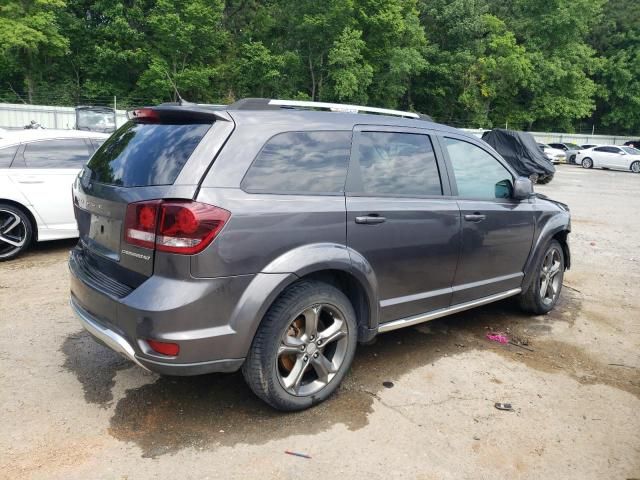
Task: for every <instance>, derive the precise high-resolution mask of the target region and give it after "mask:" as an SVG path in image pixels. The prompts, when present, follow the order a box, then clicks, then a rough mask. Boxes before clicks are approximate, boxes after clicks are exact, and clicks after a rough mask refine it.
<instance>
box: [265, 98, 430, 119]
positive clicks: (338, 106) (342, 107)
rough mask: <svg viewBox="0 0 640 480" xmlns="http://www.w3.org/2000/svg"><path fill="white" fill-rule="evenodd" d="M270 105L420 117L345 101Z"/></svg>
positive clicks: (277, 102)
mask: <svg viewBox="0 0 640 480" xmlns="http://www.w3.org/2000/svg"><path fill="white" fill-rule="evenodd" d="M269 105H275V106H279V107H307V108H325V109H328V110H331V111H332V112H345V113H360V112H366V113H380V114H382V115H396V116H398V117H408V118H420V115H418V114H417V113H413V112H403V111H402V110H389V109H387V108H376V107H363V106H361V105H347V104H344V103H325V102H308V101H304V100H269Z"/></svg>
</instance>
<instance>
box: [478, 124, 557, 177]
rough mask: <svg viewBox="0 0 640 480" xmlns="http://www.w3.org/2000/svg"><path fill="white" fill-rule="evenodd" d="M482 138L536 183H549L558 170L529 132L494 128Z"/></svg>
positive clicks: (520, 172) (516, 169)
mask: <svg viewBox="0 0 640 480" xmlns="http://www.w3.org/2000/svg"><path fill="white" fill-rule="evenodd" d="M482 140H484V141H485V142H487V144H489V145H490V146H492V147H493V148H494V149H495V150H496V152H498V153H499V154H500V155H501V156H502V158H504V159H505V160H506V161H507V163H508V164H509V165H511V167H512V168H513V169H514V170H515V171H516V172H517V173H518V174H519V175H522V176H525V177H528V178H530V179H531V181H532V182H534V183H549V182H550V181H551V180H553V175H554V173H555V171H556V169H555V167H554V166H553V164H552V163H551V161H550V160H549V159H548V158H547V157H546V155H545V154H544V152H542V151H541V150H540V147H538V144H537V143H536V141H535V139H534V138H533V135H531V134H530V133H528V132H518V131H515V130H505V129H503V128H494V129H493V130H489V131H486V132H484V133H483V134H482Z"/></svg>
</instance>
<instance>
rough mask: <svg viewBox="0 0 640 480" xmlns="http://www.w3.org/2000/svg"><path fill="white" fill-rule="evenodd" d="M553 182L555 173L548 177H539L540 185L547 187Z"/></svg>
mask: <svg viewBox="0 0 640 480" xmlns="http://www.w3.org/2000/svg"><path fill="white" fill-rule="evenodd" d="M551 180H553V173H552V174H551V175H546V176H544V177H539V178H538V183H539V184H540V185H546V184H547V183H549V182H551Z"/></svg>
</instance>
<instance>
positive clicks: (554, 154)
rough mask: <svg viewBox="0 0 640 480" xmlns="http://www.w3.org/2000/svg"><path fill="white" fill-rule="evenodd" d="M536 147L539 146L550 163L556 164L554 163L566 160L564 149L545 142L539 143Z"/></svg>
mask: <svg viewBox="0 0 640 480" xmlns="http://www.w3.org/2000/svg"><path fill="white" fill-rule="evenodd" d="M538 147H540V149H541V150H542V153H544V156H545V157H547V159H548V160H549V161H550V162H551V163H554V164H556V163H560V162H566V161H567V154H566V153H565V152H564V150H560V149H559V148H553V147H551V146H549V145H547V144H546V143H539V144H538Z"/></svg>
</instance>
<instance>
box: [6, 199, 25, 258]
mask: <svg viewBox="0 0 640 480" xmlns="http://www.w3.org/2000/svg"><path fill="white" fill-rule="evenodd" d="M32 238H33V225H32V224H31V221H30V220H29V217H27V216H26V215H25V214H24V212H23V211H22V210H20V209H19V208H16V207H14V206H13V205H8V204H6V203H0V262H2V261H4V260H11V259H12V258H15V257H17V256H18V255H20V254H21V253H22V252H23V251H25V250H26V249H27V248H28V247H29V245H30V244H31V239H32Z"/></svg>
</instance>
